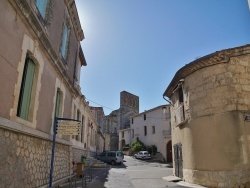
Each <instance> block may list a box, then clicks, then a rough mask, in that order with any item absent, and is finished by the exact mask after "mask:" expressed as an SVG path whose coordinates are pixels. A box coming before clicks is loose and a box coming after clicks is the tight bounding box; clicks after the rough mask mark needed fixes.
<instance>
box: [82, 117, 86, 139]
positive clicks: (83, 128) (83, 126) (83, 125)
mask: <svg viewBox="0 0 250 188" xmlns="http://www.w3.org/2000/svg"><path fill="white" fill-rule="evenodd" d="M84 123H85V122H84V116H82V129H81V142H82V143H83V141H84V139H83V138H84V133H83V130H85V124H84Z"/></svg>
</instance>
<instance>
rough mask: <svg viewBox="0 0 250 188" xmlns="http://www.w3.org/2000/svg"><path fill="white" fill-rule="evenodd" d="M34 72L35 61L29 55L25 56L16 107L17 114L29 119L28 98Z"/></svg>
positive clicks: (29, 97) (29, 98)
mask: <svg viewBox="0 0 250 188" xmlns="http://www.w3.org/2000/svg"><path fill="white" fill-rule="evenodd" d="M34 73H35V63H34V62H33V61H32V59H30V58H29V57H27V58H26V61H25V65H24V70H23V77H22V83H21V89H20V95H19V100H18V107H17V116H18V117H20V118H22V119H25V120H29V113H30V100H31V93H32V86H33V80H34Z"/></svg>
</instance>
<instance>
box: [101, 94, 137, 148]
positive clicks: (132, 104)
mask: <svg viewBox="0 0 250 188" xmlns="http://www.w3.org/2000/svg"><path fill="white" fill-rule="evenodd" d="M138 113H139V97H138V96H136V95H133V94H131V93H129V92H127V91H122V92H121V93H120V108H119V109H117V110H114V111H112V112H111V113H110V114H109V115H107V116H106V117H105V149H106V150H118V149H119V135H118V131H119V130H122V129H125V128H128V127H129V126H130V118H131V117H132V116H133V115H135V114H138Z"/></svg>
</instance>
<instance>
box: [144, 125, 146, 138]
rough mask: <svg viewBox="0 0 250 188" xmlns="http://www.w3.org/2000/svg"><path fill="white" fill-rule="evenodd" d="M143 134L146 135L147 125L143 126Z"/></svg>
mask: <svg viewBox="0 0 250 188" xmlns="http://www.w3.org/2000/svg"><path fill="white" fill-rule="evenodd" d="M144 135H145V136H146V135H147V126H144Z"/></svg>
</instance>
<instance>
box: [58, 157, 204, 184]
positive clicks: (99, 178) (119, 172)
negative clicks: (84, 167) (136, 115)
mask: <svg viewBox="0 0 250 188" xmlns="http://www.w3.org/2000/svg"><path fill="white" fill-rule="evenodd" d="M172 174H173V168H172V166H170V165H169V164H161V163H157V162H149V161H143V160H138V159H135V158H133V157H130V156H125V158H124V162H123V164H122V165H115V166H110V167H109V168H94V169H92V181H91V182H89V183H87V186H86V187H87V188H104V187H105V188H165V187H173V188H185V187H193V188H202V186H198V185H192V184H188V183H185V182H183V181H180V182H168V181H166V180H164V179H163V177H167V176H171V175H172ZM77 182H78V183H77V186H76V187H78V188H80V187H81V181H80V180H79V181H77ZM68 187H69V186H67V185H66V186H63V188H68Z"/></svg>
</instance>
